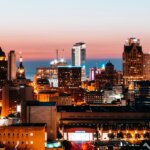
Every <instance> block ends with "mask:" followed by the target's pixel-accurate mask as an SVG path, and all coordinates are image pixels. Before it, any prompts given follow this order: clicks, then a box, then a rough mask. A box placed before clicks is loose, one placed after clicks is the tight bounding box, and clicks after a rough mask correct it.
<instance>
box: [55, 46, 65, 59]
mask: <svg viewBox="0 0 150 150" xmlns="http://www.w3.org/2000/svg"><path fill="white" fill-rule="evenodd" d="M59 51H64V49H56V59H57V60H58V58H59Z"/></svg>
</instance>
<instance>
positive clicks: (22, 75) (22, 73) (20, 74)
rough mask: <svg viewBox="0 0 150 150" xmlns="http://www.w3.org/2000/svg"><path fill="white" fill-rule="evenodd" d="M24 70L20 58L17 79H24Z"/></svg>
mask: <svg viewBox="0 0 150 150" xmlns="http://www.w3.org/2000/svg"><path fill="white" fill-rule="evenodd" d="M25 78H26V77H25V69H24V66H23V59H22V57H21V56H20V59H19V66H18V69H17V79H25Z"/></svg>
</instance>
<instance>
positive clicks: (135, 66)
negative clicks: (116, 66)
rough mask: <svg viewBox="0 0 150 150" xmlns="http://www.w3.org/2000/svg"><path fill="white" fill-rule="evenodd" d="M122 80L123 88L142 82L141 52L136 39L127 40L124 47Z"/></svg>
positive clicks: (138, 41)
mask: <svg viewBox="0 0 150 150" xmlns="http://www.w3.org/2000/svg"><path fill="white" fill-rule="evenodd" d="M123 80H124V81H123V82H124V86H125V87H128V86H129V84H130V83H131V82H133V81H140V80H143V52H142V46H141V45H140V40H139V39H137V38H129V39H128V40H127V41H126V43H125V45H124V52H123Z"/></svg>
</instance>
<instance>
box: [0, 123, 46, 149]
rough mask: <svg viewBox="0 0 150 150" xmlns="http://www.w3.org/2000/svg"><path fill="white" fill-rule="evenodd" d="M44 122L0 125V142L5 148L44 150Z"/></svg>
mask: <svg viewBox="0 0 150 150" xmlns="http://www.w3.org/2000/svg"><path fill="white" fill-rule="evenodd" d="M45 132H46V124H44V123H40V124H16V125H11V126H1V127H0V143H2V144H3V145H4V147H5V150H10V149H11V150H14V149H16V150H31V149H32V150H45V143H46V142H47V138H46V136H45Z"/></svg>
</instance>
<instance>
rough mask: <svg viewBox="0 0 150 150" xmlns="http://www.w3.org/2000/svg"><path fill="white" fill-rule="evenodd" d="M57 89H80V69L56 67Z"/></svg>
mask: <svg viewBox="0 0 150 150" xmlns="http://www.w3.org/2000/svg"><path fill="white" fill-rule="evenodd" d="M58 87H59V88H79V87H81V67H77V66H71V67H70V66H69V67H66V66H64V67H58Z"/></svg>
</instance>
